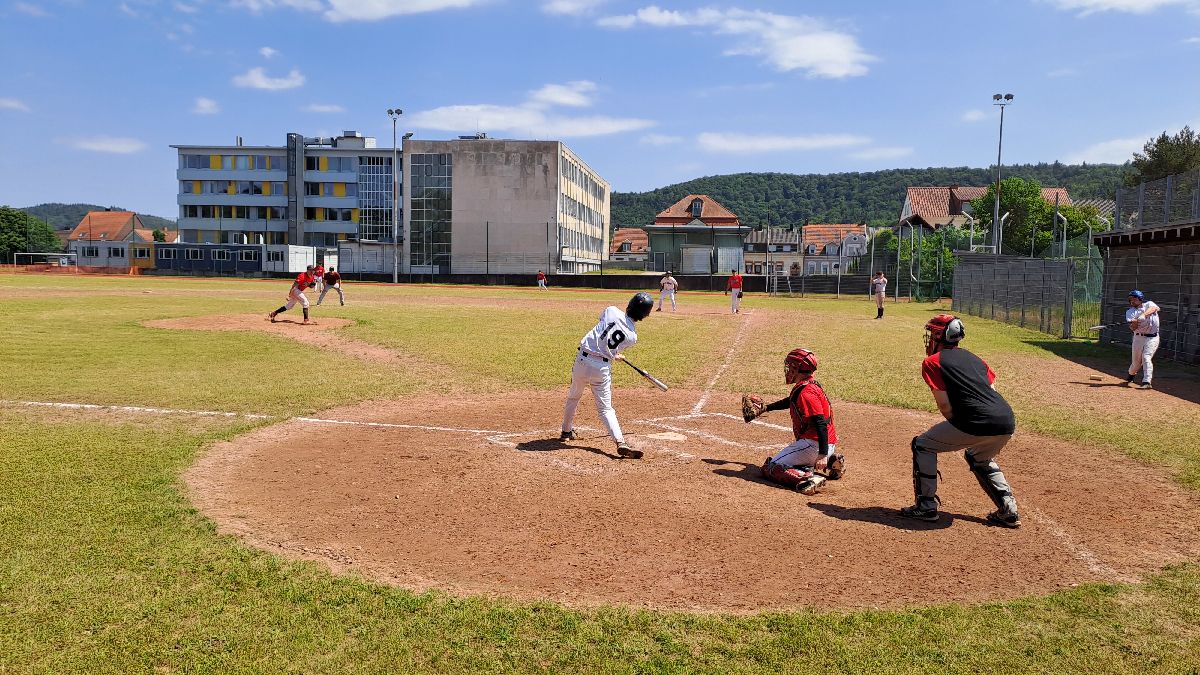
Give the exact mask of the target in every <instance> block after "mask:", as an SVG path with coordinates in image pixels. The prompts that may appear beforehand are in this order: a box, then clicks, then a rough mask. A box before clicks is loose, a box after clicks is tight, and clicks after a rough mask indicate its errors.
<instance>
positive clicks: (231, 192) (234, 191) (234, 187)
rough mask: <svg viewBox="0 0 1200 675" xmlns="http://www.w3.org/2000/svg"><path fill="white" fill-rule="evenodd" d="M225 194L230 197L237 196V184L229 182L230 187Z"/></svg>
mask: <svg viewBox="0 0 1200 675" xmlns="http://www.w3.org/2000/svg"><path fill="white" fill-rule="evenodd" d="M225 194H228V195H236V194H237V183H236V182H235V181H229V187H228V188H226V189H225Z"/></svg>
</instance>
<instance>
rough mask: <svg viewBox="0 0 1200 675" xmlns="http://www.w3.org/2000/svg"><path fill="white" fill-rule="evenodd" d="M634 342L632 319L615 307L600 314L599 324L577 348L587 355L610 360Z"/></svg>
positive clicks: (635, 336)
mask: <svg viewBox="0 0 1200 675" xmlns="http://www.w3.org/2000/svg"><path fill="white" fill-rule="evenodd" d="M635 342H637V327H636V326H635V325H634V321H633V319H630V318H629V317H628V316H626V315H625V312H622V311H621V310H619V309H617V308H616V307H608V308H607V309H605V310H604V311H603V312H601V313H600V323H598V324H596V327H595V328H593V329H592V332H590V333H588V334H587V335H584V336H583V339H582V340H580V341H579V348H580V349H582V350H583V351H585V352H587V353H589V354H596V355H597V356H601V357H603V358H606V359H612V358H613V357H614V356H616V355H617V354H620V353H621V352H623V351H625V350H626V349H628V348H630V347H632V346H633V344H634V343H635Z"/></svg>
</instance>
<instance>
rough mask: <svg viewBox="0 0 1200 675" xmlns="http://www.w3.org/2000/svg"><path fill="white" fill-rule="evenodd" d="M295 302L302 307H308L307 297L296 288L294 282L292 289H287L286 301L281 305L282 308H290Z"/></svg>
mask: <svg viewBox="0 0 1200 675" xmlns="http://www.w3.org/2000/svg"><path fill="white" fill-rule="evenodd" d="M297 302H298V303H300V306H301V307H303V308H304V309H308V297H307V296H305V295H304V291H302V290H300V289H299V288H296V285H295V284H292V290H290V291H288V296H287V303H285V304H284V306H283V307H284V309H291V308H292V307H295V306H296V303H297Z"/></svg>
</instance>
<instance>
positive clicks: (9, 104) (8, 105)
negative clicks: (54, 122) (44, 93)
mask: <svg viewBox="0 0 1200 675" xmlns="http://www.w3.org/2000/svg"><path fill="white" fill-rule="evenodd" d="M0 110H20V111H21V112H29V106H27V105H25V102H24V101H21V100H19V99H15V98H0Z"/></svg>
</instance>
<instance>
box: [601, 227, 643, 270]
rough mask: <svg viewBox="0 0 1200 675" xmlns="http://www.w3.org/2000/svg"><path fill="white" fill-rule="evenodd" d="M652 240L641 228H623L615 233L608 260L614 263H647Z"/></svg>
mask: <svg viewBox="0 0 1200 675" xmlns="http://www.w3.org/2000/svg"><path fill="white" fill-rule="evenodd" d="M649 243H650V239H649V237H648V236H647V235H646V231H645V230H643V229H642V228H640V227H622V228H620V229H618V230H617V231H616V232H613V240H612V244H611V245H610V246H609V248H608V259H609V260H610V261H611V262H614V263H621V262H645V260H646V258H647V257H649Z"/></svg>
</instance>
